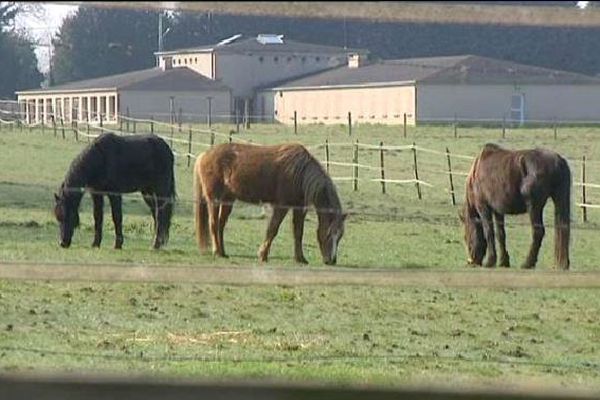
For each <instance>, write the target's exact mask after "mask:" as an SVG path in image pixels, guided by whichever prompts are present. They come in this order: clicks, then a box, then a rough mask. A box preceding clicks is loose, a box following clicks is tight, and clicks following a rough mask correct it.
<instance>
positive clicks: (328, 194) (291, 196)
mask: <svg viewBox="0 0 600 400" xmlns="http://www.w3.org/2000/svg"><path fill="white" fill-rule="evenodd" d="M194 196H195V197H194V200H195V202H194V204H195V221H196V238H197V241H198V246H199V247H200V250H202V251H203V252H204V251H205V250H206V249H207V247H208V230H209V227H210V236H211V238H212V245H213V253H214V254H215V255H217V256H221V257H227V256H226V254H225V248H224V242H223V230H224V228H225V224H226V223H227V218H228V217H229V214H230V213H231V210H232V207H233V202H234V201H235V200H241V201H243V202H247V203H253V204H259V203H263V202H264V203H270V204H271V205H272V206H273V214H272V216H271V220H270V221H269V227H268V229H267V235H266V239H265V241H264V242H263V243H262V245H261V246H260V248H259V250H258V257H259V259H260V260H261V261H263V262H266V261H267V258H268V255H269V250H270V248H271V243H272V242H273V238H274V237H275V235H277V231H278V230H279V225H280V224H281V222H282V221H283V218H284V217H285V216H286V214H287V212H288V210H290V209H292V210H293V217H294V218H293V226H294V228H293V231H294V255H295V257H294V258H295V260H296V261H297V262H299V263H302V264H306V263H307V261H306V258H304V254H303V252H302V235H303V231H304V219H305V217H306V212H307V208H308V206H309V205H311V204H312V205H313V206H314V207H315V208H316V212H317V216H318V220H319V227H318V229H317V239H318V242H319V246H320V249H321V255H322V256H323V262H324V263H325V264H328V265H334V264H335V263H336V261H337V251H338V244H339V242H340V239H341V238H342V235H343V234H344V221H345V219H346V214H344V213H342V207H341V204H340V200H339V198H338V195H337V192H336V189H335V185H334V184H333V181H332V180H331V178H330V177H329V176H328V175H327V173H326V172H325V171H324V170H323V167H322V166H321V164H320V163H319V161H317V160H316V159H315V158H314V157H313V156H312V155H311V154H310V153H309V152H308V150H306V149H305V148H304V147H303V146H302V145H300V144H283V145H276V146H255V145H248V144H238V143H230V144H221V145H218V146H215V147H214V148H212V149H211V150H209V151H207V152H205V153H203V154H200V155H199V156H198V158H197V159H196V163H195V166H194ZM209 220H210V222H209Z"/></svg>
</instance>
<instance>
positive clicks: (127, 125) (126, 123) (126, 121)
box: [88, 106, 129, 133]
mask: <svg viewBox="0 0 600 400" xmlns="http://www.w3.org/2000/svg"><path fill="white" fill-rule="evenodd" d="M89 120H90V119H89V117H88V122H89ZM125 129H127V133H129V106H127V119H126V120H125Z"/></svg>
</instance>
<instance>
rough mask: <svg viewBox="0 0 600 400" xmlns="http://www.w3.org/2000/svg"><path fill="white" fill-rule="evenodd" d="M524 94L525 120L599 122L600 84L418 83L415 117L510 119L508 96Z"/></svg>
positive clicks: (419, 119) (425, 119) (435, 118)
mask: <svg viewBox="0 0 600 400" xmlns="http://www.w3.org/2000/svg"><path fill="white" fill-rule="evenodd" d="M516 94H523V96H524V101H525V106H524V117H525V118H524V119H525V122H527V121H535V120H541V121H544V120H545V121H552V120H554V119H557V120H559V121H561V120H562V121H600V85H599V86H584V85H521V86H519V87H515V86H514V85H425V84H419V85H418V86H417V120H418V121H420V122H425V121H436V120H447V121H451V120H453V119H454V115H455V114H456V116H457V118H458V119H495V120H501V119H502V118H503V116H506V118H507V119H510V109H511V97H512V96H513V95H516Z"/></svg>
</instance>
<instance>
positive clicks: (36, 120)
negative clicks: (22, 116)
mask: <svg viewBox="0 0 600 400" xmlns="http://www.w3.org/2000/svg"><path fill="white" fill-rule="evenodd" d="M39 103H40V99H38V98H37V97H36V98H35V123H36V124H37V123H39V122H40V107H39Z"/></svg>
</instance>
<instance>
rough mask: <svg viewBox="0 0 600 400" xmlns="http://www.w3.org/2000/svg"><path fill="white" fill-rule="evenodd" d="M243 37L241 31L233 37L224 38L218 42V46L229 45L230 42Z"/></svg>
mask: <svg viewBox="0 0 600 400" xmlns="http://www.w3.org/2000/svg"><path fill="white" fill-rule="evenodd" d="M241 37H242V34H241V33H238V34H237V35H233V36H232V37H228V38H227V39H223V40H221V41H220V42H219V43H217V46H225V45H228V44H230V43H233V42H235V41H236V40H238V39H239V38H241Z"/></svg>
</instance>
